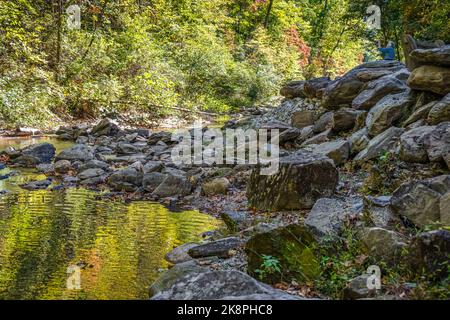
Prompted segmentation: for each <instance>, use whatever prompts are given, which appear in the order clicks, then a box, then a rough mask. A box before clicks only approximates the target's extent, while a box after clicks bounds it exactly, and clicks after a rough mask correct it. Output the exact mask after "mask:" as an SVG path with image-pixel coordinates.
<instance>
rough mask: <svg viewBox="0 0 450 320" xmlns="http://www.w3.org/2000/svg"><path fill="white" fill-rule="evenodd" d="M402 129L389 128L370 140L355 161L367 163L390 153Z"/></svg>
mask: <svg viewBox="0 0 450 320" xmlns="http://www.w3.org/2000/svg"><path fill="white" fill-rule="evenodd" d="M403 132H404V129H401V128H396V127H391V128H389V129H387V130H386V131H384V132H383V133H381V134H379V135H378V136H376V137H375V138H373V139H372V140H370V142H369V144H368V145H367V147H366V148H365V149H364V150H363V151H361V152H360V153H358V155H357V156H356V157H355V161H361V162H363V161H369V160H373V159H375V158H378V157H379V156H380V155H382V154H383V153H385V152H389V151H392V150H393V149H394V148H395V145H396V144H397V142H398V140H399V139H400V136H401V135H402V133H403Z"/></svg>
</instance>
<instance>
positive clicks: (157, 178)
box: [142, 172, 167, 192]
mask: <svg viewBox="0 0 450 320" xmlns="http://www.w3.org/2000/svg"><path fill="white" fill-rule="evenodd" d="M166 178H167V175H166V174H164V173H161V172H149V173H144V176H143V178H142V186H143V187H144V189H145V190H146V191H150V192H153V191H154V190H155V189H156V188H158V186H159V185H160V184H161V183H163V181H164V180H165V179H166Z"/></svg>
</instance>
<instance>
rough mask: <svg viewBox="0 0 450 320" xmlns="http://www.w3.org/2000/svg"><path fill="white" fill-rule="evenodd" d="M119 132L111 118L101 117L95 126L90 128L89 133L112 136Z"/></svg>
mask: <svg viewBox="0 0 450 320" xmlns="http://www.w3.org/2000/svg"><path fill="white" fill-rule="evenodd" d="M118 132H119V127H118V126H117V124H115V123H114V122H113V121H112V120H111V119H108V118H105V119H102V120H101V121H100V122H99V123H98V124H97V125H96V126H95V127H93V128H92V131H91V133H92V134H93V135H95V136H113V135H116V134H117V133H118Z"/></svg>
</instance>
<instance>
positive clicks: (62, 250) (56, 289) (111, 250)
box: [0, 169, 218, 299]
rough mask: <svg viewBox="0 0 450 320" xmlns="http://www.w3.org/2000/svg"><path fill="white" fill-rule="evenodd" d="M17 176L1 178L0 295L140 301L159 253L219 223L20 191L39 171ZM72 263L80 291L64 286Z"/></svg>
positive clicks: (82, 197) (78, 192)
mask: <svg viewBox="0 0 450 320" xmlns="http://www.w3.org/2000/svg"><path fill="white" fill-rule="evenodd" d="M5 170H8V169H5ZM5 170H2V171H1V172H5ZM22 173H23V174H22V175H19V176H16V177H11V178H9V179H7V180H5V181H1V182H0V190H2V189H8V190H10V192H9V193H8V194H6V195H3V196H0V299H146V298H148V291H147V288H148V285H149V284H151V282H152V281H153V280H154V279H155V278H156V277H157V276H158V272H159V271H158V270H159V269H161V268H165V267H167V262H166V261H165V260H164V255H165V254H166V253H167V252H169V251H170V250H171V249H172V248H173V247H174V246H177V245H180V244H182V243H185V242H190V241H198V240H199V239H200V234H201V233H202V232H205V231H208V230H212V229H215V228H217V226H218V221H217V220H215V219H214V218H212V217H209V216H207V215H203V214H200V213H198V212H196V211H185V212H180V213H173V212H170V211H168V210H167V209H166V208H165V207H163V206H161V205H159V204H155V203H149V202H134V203H131V204H124V203H122V202H120V201H104V200H98V198H97V197H96V195H97V193H95V192H93V191H88V190H85V189H68V190H63V191H43V190H41V191H35V192H29V191H25V190H22V189H20V188H18V184H20V183H23V182H24V181H27V180H33V179H40V178H43V176H40V175H37V174H35V173H33V171H24V172H22ZM71 266H72V267H73V266H77V267H79V271H80V279H79V280H80V285H81V289H80V290H69V289H67V280H68V277H69V276H71V274H68V273H67V271H68V268H69V267H71ZM75 269H76V268H75ZM72 270H73V268H72ZM72 289H73V288H72Z"/></svg>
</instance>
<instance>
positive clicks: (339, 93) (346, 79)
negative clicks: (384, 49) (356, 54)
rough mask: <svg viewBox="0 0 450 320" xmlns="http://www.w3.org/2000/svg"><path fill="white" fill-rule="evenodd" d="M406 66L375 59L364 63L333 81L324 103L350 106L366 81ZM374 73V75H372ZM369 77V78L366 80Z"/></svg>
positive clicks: (331, 106) (330, 106)
mask: <svg viewBox="0 0 450 320" xmlns="http://www.w3.org/2000/svg"><path fill="white" fill-rule="evenodd" d="M403 68H404V66H403V65H402V64H401V63H399V62H397V61H385V60H384V61H374V62H368V63H365V64H362V65H360V66H358V67H356V68H354V69H353V70H351V71H349V72H348V73H347V74H345V75H344V76H343V77H342V78H340V79H337V80H335V81H333V82H332V83H331V84H330V85H329V86H328V87H327V88H326V89H325V91H324V93H323V98H322V104H323V105H324V107H328V108H337V107H339V106H350V105H351V104H352V102H353V100H354V99H355V98H356V97H357V96H358V95H359V94H360V93H361V91H363V90H364V88H365V86H366V83H365V81H370V80H371V79H374V78H377V77H379V76H380V71H381V72H383V73H382V74H384V75H385V74H388V72H395V71H398V70H400V69H403ZM371 74H373V76H370V75H371ZM366 79H368V80H366Z"/></svg>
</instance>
